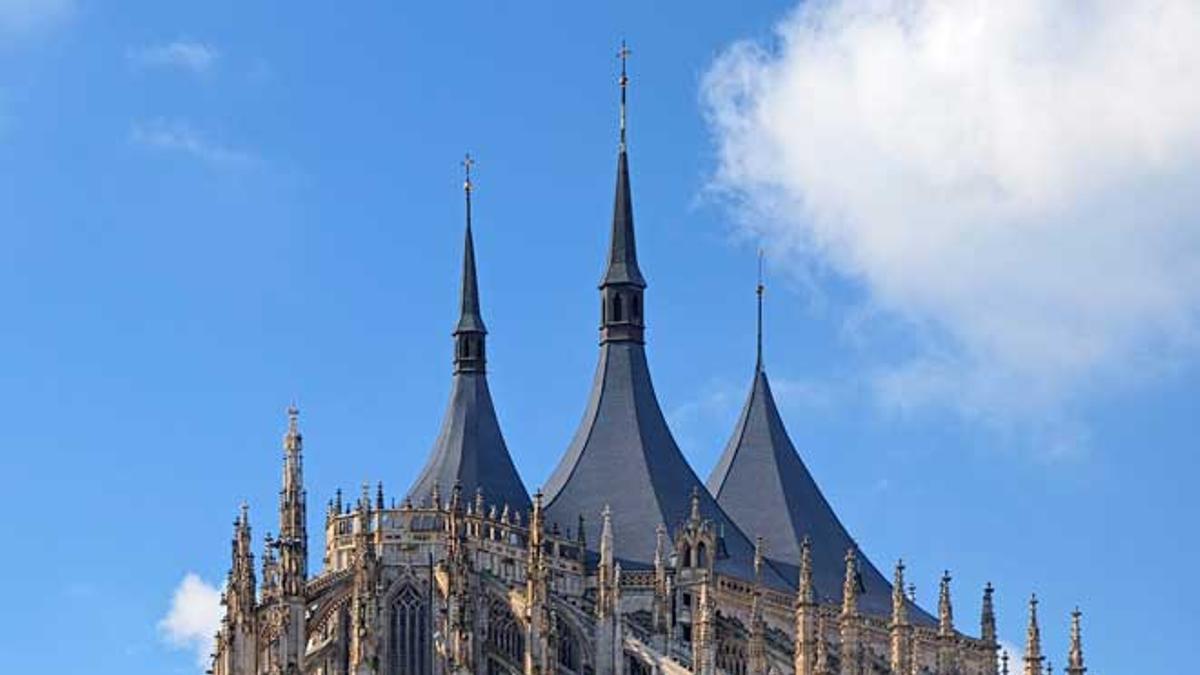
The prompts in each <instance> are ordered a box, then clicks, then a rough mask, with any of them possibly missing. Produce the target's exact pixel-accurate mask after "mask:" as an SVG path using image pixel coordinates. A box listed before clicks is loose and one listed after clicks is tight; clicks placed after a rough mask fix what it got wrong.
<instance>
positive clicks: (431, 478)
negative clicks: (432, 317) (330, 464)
mask: <svg viewBox="0 0 1200 675" xmlns="http://www.w3.org/2000/svg"><path fill="white" fill-rule="evenodd" d="M473 165H474V161H473V160H472V159H471V156H470V155H468V156H467V157H466V159H464V160H463V167H464V169H465V172H466V179H465V180H464V182H463V194H464V197H465V200H466V233H465V235H464V240H463V262H462V289H461V293H460V296H459V317H458V324H457V325H456V326H455V328H454V333H453V335H454V373H453V382H452V384H451V390H450V403H449V405H447V406H446V416H445V417H444V418H443V421H442V430H441V432H440V433H439V434H438V437H437V441H436V442H434V444H433V450H432V451H431V452H430V455H429V460H428V461H427V463H426V464H425V468H424V469H423V470H422V471H421V475H420V476H419V477H418V478H417V480H416V482H415V483H414V484H413V486H412V488H411V489H409V491H408V501H410V502H412V503H414V504H420V503H423V502H425V501H426V500H429V499H434V496H435V495H436V496H437V499H440V498H441V496H442V495H449V494H450V493H451V492H452V491H453V490H454V487H455V485H458V486H459V487H460V488H461V490H462V492H463V494H467V495H476V494H479V493H482V494H483V498H484V501H485V503H486V504H488V505H494V506H496V507H497V508H502V509H503V508H508V509H515V510H516V511H517V512H518V513H529V509H530V506H531V503H530V501H529V491H528V490H526V489H525V484H524V483H522V482H521V477H520V476H519V475H518V474H517V468H516V466H514V465H513V461H512V457H511V456H510V455H509V454H508V446H507V445H506V444H505V442H504V435H503V434H502V433H501V432H500V423H499V421H498V420H497V418H496V409H495V407H494V406H493V405H492V394H491V391H490V390H489V389H488V382H487V328H486V327H485V326H484V323H483V313H482V311H481V310H480V304H479V279H478V277H477V276H476V273H475V239H474V236H473V234H472V232H471V197H472V194H473V193H474V191H475V185H474V183H472V182H471V167H472V166H473Z"/></svg>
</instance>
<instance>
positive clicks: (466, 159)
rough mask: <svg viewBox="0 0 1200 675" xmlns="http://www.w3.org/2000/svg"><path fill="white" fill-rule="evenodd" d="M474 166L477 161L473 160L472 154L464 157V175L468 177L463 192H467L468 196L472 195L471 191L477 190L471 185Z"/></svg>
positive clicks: (464, 182)
mask: <svg viewBox="0 0 1200 675" xmlns="http://www.w3.org/2000/svg"><path fill="white" fill-rule="evenodd" d="M473 166H475V160H473V159H471V153H469V152H468V153H467V154H466V155H465V156H464V157H463V161H462V167H463V173H464V174H465V176H466V178H465V180H464V181H463V190H464V191H466V192H467V194H470V193H471V190H473V189H474V188H475V186H474V185H473V184H472V183H471V167H473Z"/></svg>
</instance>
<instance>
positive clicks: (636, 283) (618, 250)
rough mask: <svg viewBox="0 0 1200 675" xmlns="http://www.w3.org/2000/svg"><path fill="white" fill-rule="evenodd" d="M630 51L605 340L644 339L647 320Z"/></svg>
mask: <svg viewBox="0 0 1200 675" xmlns="http://www.w3.org/2000/svg"><path fill="white" fill-rule="evenodd" d="M629 54H630V51H629V49H628V48H627V47H626V46H625V43H624V42H622V43H621V50H620V51H619V52H618V53H617V56H618V58H620V59H621V79H620V81H619V82H620V86H621V120H620V129H621V141H620V144H619V146H618V151H617V189H616V196H615V197H614V199H613V218H612V240H611V242H610V247H609V253H608V269H607V270H606V271H605V273H604V280H603V281H602V282H601V283H600V289H601V299H602V300H603V301H604V306H603V307H602V311H601V322H602V327H601V338H600V340H601V342H626V341H628V342H639V343H640V342H642V339H643V337H642V336H643V330H644V327H645V324H644V322H643V318H642V292H643V290H644V289H645V288H646V280H645V279H644V278H643V277H642V271H641V269H639V268H638V261H637V242H636V240H635V238H634V234H633V198H632V196H631V195H630V189H629V157H628V154H627V152H626V150H627V146H626V143H625V121H626V112H625V111H626V90H627V89H628V88H629V75H628V74H627V72H626V69H625V66H626V61H627V60H628V59H629Z"/></svg>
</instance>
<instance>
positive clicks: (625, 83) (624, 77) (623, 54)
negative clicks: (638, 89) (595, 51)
mask: <svg viewBox="0 0 1200 675" xmlns="http://www.w3.org/2000/svg"><path fill="white" fill-rule="evenodd" d="M632 53H633V52H632V51H630V50H629V47H627V46H625V41H624V40H621V49H620V50H619V51H618V52H617V58H618V59H621V79H620V80H618V82H619V83H620V85H621V152H625V91H626V90H627V89H628V88H629V75H628V74H627V72H626V70H625V65H626V62H627V61H629V55H630V54H632Z"/></svg>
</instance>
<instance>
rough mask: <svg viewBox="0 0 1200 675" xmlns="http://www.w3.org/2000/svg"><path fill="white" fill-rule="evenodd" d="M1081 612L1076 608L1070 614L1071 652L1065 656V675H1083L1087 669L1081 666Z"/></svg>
mask: <svg viewBox="0 0 1200 675" xmlns="http://www.w3.org/2000/svg"><path fill="white" fill-rule="evenodd" d="M1082 617H1083V612H1080V611H1079V608H1078V607H1076V608H1075V611H1073V612H1071V650H1070V652H1068V654H1067V675H1083V674H1084V673H1086V672H1087V668H1086V667H1084V665H1083V628H1082V627H1081V626H1080V619H1081V618H1082Z"/></svg>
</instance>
